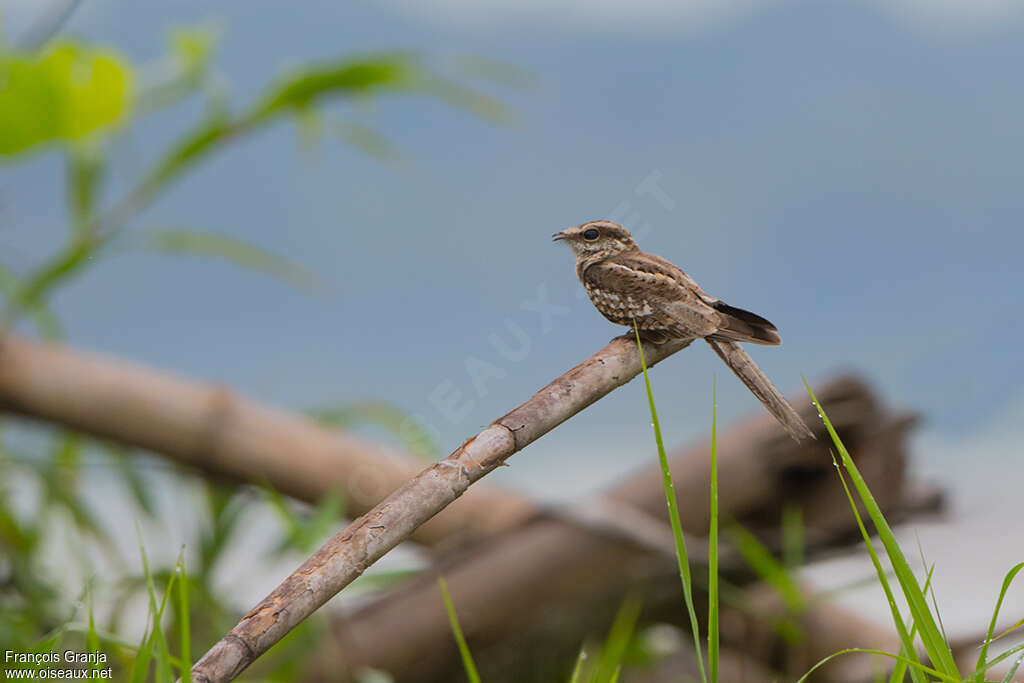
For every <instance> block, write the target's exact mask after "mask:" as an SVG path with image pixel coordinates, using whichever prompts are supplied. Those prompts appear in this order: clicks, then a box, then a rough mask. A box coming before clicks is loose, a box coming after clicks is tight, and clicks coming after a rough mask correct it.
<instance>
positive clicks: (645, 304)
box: [554, 221, 814, 441]
mask: <svg viewBox="0 0 1024 683" xmlns="http://www.w3.org/2000/svg"><path fill="white" fill-rule="evenodd" d="M554 239H556V240H562V241H565V242H566V243H567V244H568V245H569V246H570V247H571V248H572V250H573V253H574V254H575V255H576V275H577V277H578V278H579V280H580V282H581V283H582V284H583V287H584V289H585V290H586V292H587V296H588V297H589V298H590V301H591V303H593V304H594V307H595V308H596V309H597V310H598V311H599V312H600V313H601V315H603V316H604V317H605V318H607V319H608V320H610V321H611V322H613V323H615V324H616V325H625V326H627V327H632V326H633V322H634V321H636V325H637V327H638V328H639V330H640V331H641V333H642V336H643V337H644V338H645V339H647V340H648V341H651V342H654V343H664V342H665V341H668V340H670V339H696V338H698V337H700V338H703V339H704V340H705V341H707V342H708V344H710V345H711V347H712V348H713V349H714V350H715V353H717V354H718V356H719V357H720V358H721V359H722V360H723V361H724V362H725V364H726V365H728V366H729V368H730V369H731V370H732V371H733V372H734V373H736V375H737V377H739V378H740V380H742V381H743V383H744V384H746V385H747V387H748V388H749V389H750V391H751V392H752V393H753V394H754V395H755V396H756V397H757V398H758V399H759V400H760V401H761V402H762V403H763V404H764V406H765V407H766V408H767V409H768V411H769V412H770V413H771V414H772V415H774V416H775V418H776V419H777V420H778V421H779V422H780V423H781V424H782V426H783V427H785V428H786V431H788V432H789V434H790V435H791V436H792V437H793V438H794V439H796V440H797V441H802V440H803V439H805V438H808V437H809V438H814V436H813V434H812V433H811V430H810V429H808V427H807V425H806V424H804V421H803V419H801V418H800V416H799V415H798V414H797V413H796V411H795V410H793V407H792V406H791V405H789V403H788V402H787V401H786V399H785V398H783V397H782V394H780V393H779V390H778V389H776V388H775V386H774V385H773V384H772V383H771V381H770V380H769V379H768V377H767V376H765V374H764V373H763V372H762V371H761V369H760V368H758V367H757V365H755V364H754V361H753V360H752V359H751V358H750V356H748V355H747V353H746V351H744V350H743V348H742V347H741V346H740V345H739V344H738V343H737V342H750V343H753V344H765V345H770V346H777V345H779V344H781V343H782V340H781V338H780V337H779V334H778V330H777V329H776V328H775V326H774V325H772V324H771V323H770V322H768V321H767V320H765V319H764V318H762V317H761V316H759V315H756V314H754V313H751V312H750V311H745V310H743V309H740V308H733V307H732V306H729V305H728V304H726V303H724V302H722V301H720V300H718V299H716V298H714V297H712V296H709V295H708V294H706V293H705V292H704V290H702V289H701V288H700V287H699V286H698V285H697V283H696V282H694V281H693V279H692V278H690V276H688V275H687V274H686V273H684V272H683V271H682V270H680V269H679V268H677V267H676V266H675V265H673V264H672V263H671V262H669V261H667V260H665V259H663V258H661V257H660V256H655V255H654V254H648V253H645V252H643V251H640V248H639V247H637V246H636V243H635V242H634V241H633V236H632V235H630V234H629V231H628V230H626V229H625V228H623V227H622V226H621V225H619V224H618V223H613V222H611V221H591V222H589V223H584V224H582V225H577V226H575V227H572V228H568V229H567V230H563V231H561V232H557V233H555V235H554Z"/></svg>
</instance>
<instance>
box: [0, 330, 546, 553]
mask: <svg viewBox="0 0 1024 683" xmlns="http://www.w3.org/2000/svg"><path fill="white" fill-rule="evenodd" d="M0 411H6V412H10V413H14V414H17V415H21V416H24V417H28V418H32V419H34V420H40V421H46V422H52V423H55V424H58V425H60V426H62V427H66V428H68V429H73V430H75V431H79V432H82V433H85V434H89V435H90V436H93V437H95V438H99V439H105V440H109V441H113V442H116V443H119V444H123V445H125V446H129V447H132V448H139V449H143V450H147V451H152V452H153V453H156V454H158V455H161V456H164V457H167V458H170V459H172V460H175V461H178V462H181V463H183V464H185V465H188V466H190V467H195V468H198V469H200V470H202V471H203V472H207V473H210V474H213V475H216V476H218V477H222V478H223V477H227V478H230V479H233V480H237V481H242V482H258V483H261V484H262V483H265V484H268V485H269V486H272V487H273V488H274V489H276V490H278V491H280V492H282V493H285V494H287V495H289V496H292V497H294V498H297V499H299V500H304V501H307V502H311V503H315V502H316V501H318V500H320V499H321V498H322V497H323V496H324V495H326V494H327V493H330V492H332V491H341V492H343V493H344V494H345V500H346V502H347V505H348V512H349V514H351V515H353V516H356V515H361V514H363V513H365V512H367V511H368V510H370V508H372V507H373V506H374V505H376V504H377V503H379V502H380V501H381V499H383V498H384V496H386V495H387V494H388V493H391V492H392V491H394V490H395V489H397V488H398V487H399V486H401V485H402V484H403V483H405V482H406V481H408V480H409V479H411V478H412V477H413V476H415V475H416V473H417V472H419V471H420V470H421V469H423V467H424V461H423V460H422V459H419V458H415V457H412V456H409V455H404V454H401V453H399V452H398V451H396V450H395V449H391V448H387V447H385V446H382V445H380V444H377V443H375V442H373V441H370V440H369V439H362V438H359V437H356V436H352V435H350V434H345V433H343V432H340V431H335V430H330V429H326V428H324V427H321V426H318V425H316V424H314V423H313V422H312V421H310V420H307V419H304V418H301V417H298V416H295V415H292V414H289V413H286V412H284V411H281V410H277V409H275V408H271V407H269V406H265V405H262V404H260V403H257V402H255V401H251V400H248V399H246V398H244V397H241V396H239V395H237V394H235V393H234V392H232V391H230V390H228V389H227V388H225V387H222V386H218V385H216V384H211V383H203V382H197V381H194V380H188V379H184V378H181V377H176V376H174V375H170V374H167V373H163V372H159V371H157V370H153V369H151V368H147V367H145V366H143V365H141V364H137V363H131V362H126V361H122V360H115V359H112V358H107V357H104V356H101V355H98V354H92V353H86V352H83V351H77V350H74V349H69V348H67V347H64V346H58V345H54V344H47V343H42V342H37V341H30V340H27V339H22V338H19V337H17V336H14V335H10V334H8V335H4V336H0ZM533 511H534V506H533V504H532V503H530V501H528V500H526V499H524V498H523V497H521V496H517V495H515V494H512V493H509V492H505V491H501V490H499V489H495V488H491V487H487V486H475V487H473V490H472V491H471V492H469V493H468V494H467V495H465V496H463V497H462V498H461V499H460V500H459V501H458V502H457V504H456V505H454V506H452V507H451V508H449V509H448V510H445V511H444V512H442V513H441V514H439V515H437V516H436V517H435V518H434V519H432V520H430V522H429V523H427V524H425V525H423V526H422V527H420V529H418V530H417V532H416V534H415V535H414V539H415V540H416V541H417V542H419V543H423V544H425V545H433V544H436V543H439V542H441V541H443V540H444V539H446V538H450V537H453V536H462V537H466V536H469V537H473V536H485V535H487V534H489V533H491V532H493V531H495V530H497V529H501V528H506V527H508V526H510V525H514V524H515V523H517V522H518V521H521V520H522V519H524V518H526V517H528V516H529V515H530V514H532V513H533Z"/></svg>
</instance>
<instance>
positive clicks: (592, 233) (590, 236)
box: [583, 228, 597, 241]
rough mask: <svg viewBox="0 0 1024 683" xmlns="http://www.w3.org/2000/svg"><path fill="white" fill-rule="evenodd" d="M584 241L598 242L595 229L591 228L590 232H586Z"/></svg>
mask: <svg viewBox="0 0 1024 683" xmlns="http://www.w3.org/2000/svg"><path fill="white" fill-rule="evenodd" d="M583 239H585V240H590V241H593V240H596V239H597V230H596V229H595V228H591V229H590V230H586V231H584V233H583Z"/></svg>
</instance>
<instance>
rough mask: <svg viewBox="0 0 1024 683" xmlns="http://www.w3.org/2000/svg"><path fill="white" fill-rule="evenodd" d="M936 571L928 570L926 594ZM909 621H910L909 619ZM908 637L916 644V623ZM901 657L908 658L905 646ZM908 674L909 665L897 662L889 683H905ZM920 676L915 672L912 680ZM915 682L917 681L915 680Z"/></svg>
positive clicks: (901, 651)
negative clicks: (933, 572)
mask: <svg viewBox="0 0 1024 683" xmlns="http://www.w3.org/2000/svg"><path fill="white" fill-rule="evenodd" d="M934 569H935V567H934V566H933V567H932V568H931V569H929V570H928V576H926V577H925V581H924V591H925V592H926V593H927V592H928V587H929V586H930V585H931V583H932V571H934ZM908 619H909V617H908ZM908 635H909V638H908V640H909V641H910V642H911V643H912V642H914V638H916V637H917V624H915V623H911V624H910V632H909V634H908ZM900 655H902V656H904V657H906V656H907V648H906V646H905V645H900ZM914 656H915V657H916V656H917V654H916V653H915V654H914ZM906 672H907V665H906V664H904V663H903V662H896V666H895V667H893V670H892V675H891V676H889V683H903V680H904V678H905V675H906ZM919 674H920V672H918V671H914V672H912V673H911V678H914V677H915V676H916V675H919ZM914 680H917V679H916V678H914Z"/></svg>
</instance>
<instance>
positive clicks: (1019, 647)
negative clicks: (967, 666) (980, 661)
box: [967, 643, 1024, 678]
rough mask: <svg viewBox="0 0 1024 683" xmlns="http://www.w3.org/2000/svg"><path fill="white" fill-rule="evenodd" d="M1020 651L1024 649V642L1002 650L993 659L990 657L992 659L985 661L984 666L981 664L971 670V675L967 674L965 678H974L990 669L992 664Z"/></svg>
mask: <svg viewBox="0 0 1024 683" xmlns="http://www.w3.org/2000/svg"><path fill="white" fill-rule="evenodd" d="M1021 651H1024V643H1021V644H1020V645H1015V646H1014V647H1011V648H1010V649H1009V650H1007V651H1006V652H1003V653H1002V654H1000V655H999V656H998V657H995V658H994V659H992V660H990V661H988V662H985V666H983V667H982V668H980V669H978V670H977V671H972V672H971V675H970V676H968V677H967V678H976V677H977V676H978V675H979V674H984V673H985V672H986V671H988V670H989V669H991V668H992V667H993V666H995V665H996V664H998V663H999V662H1002V661H1005V660H1007V659H1009V658H1010V657H1012V656H1014V655H1015V654H1017V653H1018V652H1021Z"/></svg>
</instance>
